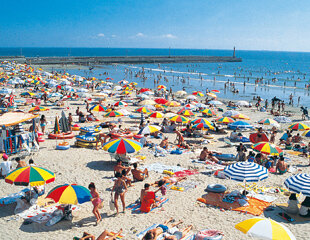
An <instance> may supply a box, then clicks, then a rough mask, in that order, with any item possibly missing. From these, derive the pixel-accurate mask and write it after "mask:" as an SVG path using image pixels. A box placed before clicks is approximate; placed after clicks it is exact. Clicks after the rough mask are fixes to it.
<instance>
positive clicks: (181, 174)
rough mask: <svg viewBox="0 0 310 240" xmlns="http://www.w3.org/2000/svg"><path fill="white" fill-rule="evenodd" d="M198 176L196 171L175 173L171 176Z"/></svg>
mask: <svg viewBox="0 0 310 240" xmlns="http://www.w3.org/2000/svg"><path fill="white" fill-rule="evenodd" d="M195 174H199V172H198V170H183V171H177V172H175V173H174V175H173V176H175V177H186V176H191V175H195Z"/></svg>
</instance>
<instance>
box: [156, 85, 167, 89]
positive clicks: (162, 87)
mask: <svg viewBox="0 0 310 240" xmlns="http://www.w3.org/2000/svg"><path fill="white" fill-rule="evenodd" d="M157 89H158V90H162V89H166V86H164V85H158V86H157Z"/></svg>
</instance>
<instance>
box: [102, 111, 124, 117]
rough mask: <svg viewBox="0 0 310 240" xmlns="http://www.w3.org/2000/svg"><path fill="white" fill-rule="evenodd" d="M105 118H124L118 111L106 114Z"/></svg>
mask: <svg viewBox="0 0 310 240" xmlns="http://www.w3.org/2000/svg"><path fill="white" fill-rule="evenodd" d="M103 116H104V117H120V116H123V114H122V113H121V112H118V111H111V112H108V113H106V114H104V115H103Z"/></svg>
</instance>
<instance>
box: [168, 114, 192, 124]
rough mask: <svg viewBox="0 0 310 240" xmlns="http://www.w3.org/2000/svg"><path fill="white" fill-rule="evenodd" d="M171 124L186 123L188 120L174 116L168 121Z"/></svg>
mask: <svg viewBox="0 0 310 240" xmlns="http://www.w3.org/2000/svg"><path fill="white" fill-rule="evenodd" d="M169 120H170V121H171V122H176V123H187V122H188V118H186V117H184V116H181V115H175V116H173V117H171V118H170V119H169Z"/></svg>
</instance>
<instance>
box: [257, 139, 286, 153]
mask: <svg viewBox="0 0 310 240" xmlns="http://www.w3.org/2000/svg"><path fill="white" fill-rule="evenodd" d="M252 148H253V149H254V150H255V151H257V152H261V153H264V154H267V155H273V156H278V155H282V154H283V152H282V150H281V148H279V147H277V146H276V145H274V144H271V143H269V142H259V143H256V144H254V145H253V146H252Z"/></svg>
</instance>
